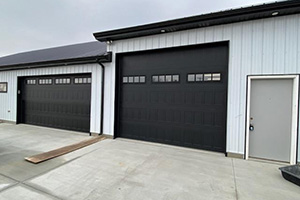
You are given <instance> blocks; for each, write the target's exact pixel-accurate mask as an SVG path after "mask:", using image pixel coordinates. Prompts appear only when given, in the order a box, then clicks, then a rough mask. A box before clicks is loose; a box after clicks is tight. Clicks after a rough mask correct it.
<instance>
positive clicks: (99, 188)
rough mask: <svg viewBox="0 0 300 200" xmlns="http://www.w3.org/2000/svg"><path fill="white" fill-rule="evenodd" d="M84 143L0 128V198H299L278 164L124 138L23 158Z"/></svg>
mask: <svg viewBox="0 0 300 200" xmlns="http://www.w3.org/2000/svg"><path fill="white" fill-rule="evenodd" d="M87 138H88V136H87V135H85V134H81V133H74V132H69V131H60V130H55V129H47V128H39V127H34V126H26V125H18V126H15V125H8V124H0V199H1V200H2V199H10V200H14V199H16V200H19V199H22V200H23V199H46V200H47V199H80V200H82V199H104V200H112V199H114V200H115V199H118V200H119V199H130V200H132V199H138V200H139V199H143V200H145V199H149V200H150V199H154V200H160V199H170V200H175V199H184V200H189V199H191V200H192V199H193V200H194V199H195V200H199V199H205V200H210V199H218V200H220V199H239V200H242V199H255V200H257V199H263V200H269V199H270V200H271V199H272V200H276V199H282V200H293V199H295V200H296V199H297V200H298V199H299V198H300V188H299V187H298V186H296V185H294V184H292V183H290V182H287V181H285V180H284V179H283V178H282V177H281V175H280V172H279V170H278V167H280V166H281V165H280V164H275V163H264V162H257V161H244V160H240V159H232V158H226V157H224V155H223V154H218V153H211V152H205V151H199V150H193V149H188V148H180V147H173V146H168V145H161V144H152V143H146V142H139V141H133V140H126V139H116V140H110V139H107V140H104V141H101V142H99V143H96V144H93V145H91V146H88V147H86V148H83V149H80V150H78V151H75V152H72V153H70V154H67V155H64V156H61V157H58V158H55V159H53V160H49V161H46V162H44V163H41V164H38V165H34V164H30V163H28V162H26V161H24V160H23V158H24V157H25V156H28V155H32V154H36V153H39V152H43V151H48V150H52V149H54V148H57V147H61V146H64V145H68V144H71V143H74V142H78V141H81V140H85V139H87Z"/></svg>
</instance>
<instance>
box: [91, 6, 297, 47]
mask: <svg viewBox="0 0 300 200" xmlns="http://www.w3.org/2000/svg"><path fill="white" fill-rule="evenodd" d="M298 13H300V1H299V0H291V1H282V2H275V3H269V4H262V5H258V6H251V7H245V8H239V9H232V10H227V11H221V12H215V13H209V14H203V15H199V16H193V17H187V18H181V19H175V20H170V21H164V22H158V23H153V24H146V25H141V26H135V27H129V28H122V29H117V30H111V31H104V32H98V33H94V36H95V38H96V39H97V40H99V41H101V42H105V41H114V40H122V39H128V38H135V37H142V36H149V35H155V34H163V33H168V32H174V31H181V30H187V29H194V28H201V27H208V26H214V25H221V24H229V23H236V22H242V21H249V20H256V19H262V18H270V17H278V16H284V15H291V14H298Z"/></svg>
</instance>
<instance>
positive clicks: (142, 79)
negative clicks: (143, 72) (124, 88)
mask: <svg viewBox="0 0 300 200" xmlns="http://www.w3.org/2000/svg"><path fill="white" fill-rule="evenodd" d="M123 83H146V76H124V77H123Z"/></svg>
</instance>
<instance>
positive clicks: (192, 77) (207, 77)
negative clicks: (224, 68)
mask: <svg viewBox="0 0 300 200" xmlns="http://www.w3.org/2000/svg"><path fill="white" fill-rule="evenodd" d="M203 81H204V82H211V81H221V73H204V74H188V75H187V82H190V83H193V82H203Z"/></svg>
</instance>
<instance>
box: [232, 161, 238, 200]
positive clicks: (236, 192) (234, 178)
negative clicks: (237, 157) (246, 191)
mask: <svg viewBox="0 0 300 200" xmlns="http://www.w3.org/2000/svg"><path fill="white" fill-rule="evenodd" d="M231 165H232V173H233V180H234V188H235V198H236V200H238V199H239V196H238V191H237V184H236V177H235V169H234V164H233V159H232V158H231Z"/></svg>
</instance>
